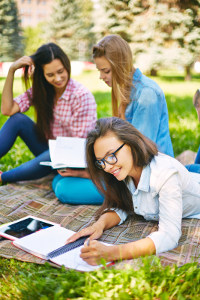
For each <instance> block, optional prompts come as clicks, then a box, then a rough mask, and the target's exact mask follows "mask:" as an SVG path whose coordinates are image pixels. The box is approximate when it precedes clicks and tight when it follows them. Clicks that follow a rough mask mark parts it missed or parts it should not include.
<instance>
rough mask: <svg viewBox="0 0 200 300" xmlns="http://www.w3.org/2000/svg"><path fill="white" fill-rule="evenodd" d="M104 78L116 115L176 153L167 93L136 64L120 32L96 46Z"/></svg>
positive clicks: (169, 153) (165, 151)
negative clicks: (171, 131) (173, 145)
mask: <svg viewBox="0 0 200 300" xmlns="http://www.w3.org/2000/svg"><path fill="white" fill-rule="evenodd" d="M93 58H94V62H95V64H96V66H97V69H98V70H99V72H100V79H102V80H104V82H105V83H106V84H107V85H108V86H110V87H112V110H113V116H118V117H121V118H122V119H125V120H127V121H128V122H130V123H131V124H132V125H133V126H135V127H136V128H137V129H138V130H139V131H140V132H141V133H143V134H144V135H145V136H147V137H148V138H150V139H151V140H152V141H154V142H155V143H156V144H157V146H158V149H159V151H161V152H163V153H165V154H168V155H170V156H174V154H173V148H172V143H171V138H170V134H169V124H168V110H167V103H166V100H165V96H164V93H163V91H162V90H161V88H160V87H159V86H158V84H157V83H156V82H155V81H153V80H152V79H150V78H148V77H146V76H145V75H143V74H142V73H141V71H140V70H139V69H135V68H134V66H133V59H132V53H131V49H130V47H129V45H128V43H127V42H126V41H125V40H123V39H122V38H121V37H120V36H118V35H108V36H106V37H104V38H103V39H102V40H101V41H100V42H99V43H98V44H97V45H95V46H94V47H93Z"/></svg>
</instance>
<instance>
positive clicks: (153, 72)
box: [150, 69, 158, 76]
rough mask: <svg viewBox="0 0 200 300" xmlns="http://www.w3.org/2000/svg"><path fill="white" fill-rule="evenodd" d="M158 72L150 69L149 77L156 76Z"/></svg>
mask: <svg viewBox="0 0 200 300" xmlns="http://www.w3.org/2000/svg"><path fill="white" fill-rule="evenodd" d="M157 73H158V71H157V70H156V69H151V71H150V75H151V76H157Z"/></svg>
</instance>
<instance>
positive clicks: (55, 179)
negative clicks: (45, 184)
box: [52, 174, 63, 192]
mask: <svg viewBox="0 0 200 300" xmlns="http://www.w3.org/2000/svg"><path fill="white" fill-rule="evenodd" d="M61 179H63V177H62V176H61V175H60V174H58V175H56V176H55V177H54V179H53V181H52V189H53V191H54V192H55V189H56V186H57V183H58V181H60V180H61Z"/></svg>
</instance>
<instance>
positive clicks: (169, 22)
mask: <svg viewBox="0 0 200 300" xmlns="http://www.w3.org/2000/svg"><path fill="white" fill-rule="evenodd" d="M141 4H142V5H141ZM199 8H200V3H199V1H196V0H193V1H188V0H182V1H178V0H162V1H157V0H151V1H146V2H143V3H142V1H133V2H132V6H131V7H130V9H131V10H132V12H133V13H134V15H135V17H134V22H133V24H132V26H131V27H132V32H133V35H132V45H131V46H132V49H133V52H134V53H135V54H136V55H137V59H138V60H139V61H144V62H145V67H146V69H149V70H150V71H151V74H152V75H156V72H157V70H159V69H160V68H161V67H170V66H175V65H176V66H177V65H179V66H182V67H184V68H185V74H186V79H189V78H190V69H191V66H192V64H193V62H194V61H195V58H196V56H197V55H198V53H199V51H200V28H199V27H200V26H199V25H200V20H199V18H198V15H199ZM141 53H142V54H141Z"/></svg>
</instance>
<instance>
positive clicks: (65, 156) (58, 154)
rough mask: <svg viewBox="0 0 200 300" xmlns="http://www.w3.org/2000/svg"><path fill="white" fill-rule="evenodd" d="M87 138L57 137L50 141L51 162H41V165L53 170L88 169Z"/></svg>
mask: <svg viewBox="0 0 200 300" xmlns="http://www.w3.org/2000/svg"><path fill="white" fill-rule="evenodd" d="M85 141H86V139H85V138H77V137H57V139H56V140H49V151H50V158H51V161H50V162H49V161H45V162H44V161H43V162H40V164H41V165H45V166H51V167H52V168H53V169H62V168H86V166H87V164H86V158H85Z"/></svg>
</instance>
